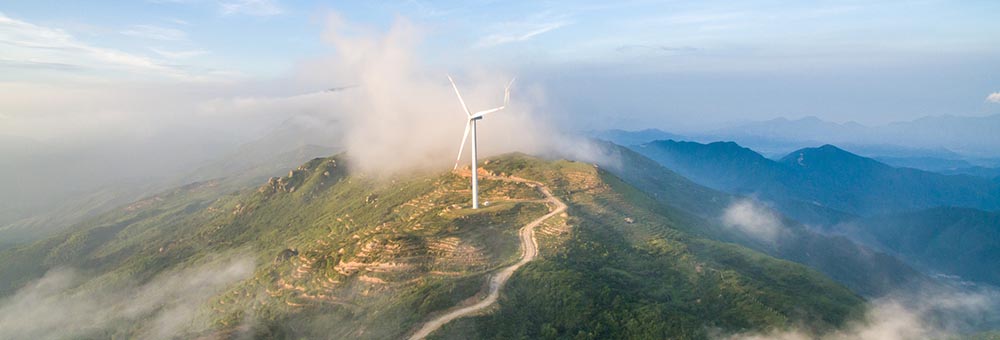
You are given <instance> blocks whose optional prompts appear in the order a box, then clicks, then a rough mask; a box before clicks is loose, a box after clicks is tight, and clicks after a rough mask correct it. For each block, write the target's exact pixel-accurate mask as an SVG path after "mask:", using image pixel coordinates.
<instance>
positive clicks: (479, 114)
mask: <svg viewBox="0 0 1000 340" xmlns="http://www.w3.org/2000/svg"><path fill="white" fill-rule="evenodd" d="M514 79H516V78H511V80H510V82H508V83H507V86H504V90H503V106H500V107H497V108H492V109H489V110H483V111H479V112H476V113H474V114H472V118H478V117H482V116H485V115H487V114H490V113H494V112H497V111H500V110H503V109H506V108H507V103H509V102H510V87H511V86H512V85H514Z"/></svg>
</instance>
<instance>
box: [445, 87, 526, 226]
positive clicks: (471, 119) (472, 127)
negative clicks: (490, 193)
mask: <svg viewBox="0 0 1000 340" xmlns="http://www.w3.org/2000/svg"><path fill="white" fill-rule="evenodd" d="M448 81H450V82H451V87H452V88H454V89H455V95H457V96H458V102H459V103H462V109H463V110H465V115H466V118H467V119H468V120H467V121H466V122H465V134H464V135H463V136H462V144H460V145H459V146H458V157H457V158H455V167H454V168H453V170H454V169H458V162H459V161H460V160H461V159H462V151H463V150H465V141H466V140H468V139H469V131H472V209H479V175H478V174H477V173H476V161H477V159H478V156H479V155H478V154H477V153H478V151H479V150H478V148H477V147H476V121H477V120H480V119H483V116H486V115H487V114H490V113H493V112H497V111H500V110H503V109H504V108H506V107H507V102H509V101H510V86H511V85H513V84H514V79H511V80H510V82H508V83H507V86H505V87H504V93H503V105H502V106H500V107H497V108H492V109H489V110H483V111H479V112H476V113H472V111H469V106H468V105H465V100H463V99H462V94H461V93H460V92H458V86H457V85H455V80H454V79H451V76H450V75H449V76H448Z"/></svg>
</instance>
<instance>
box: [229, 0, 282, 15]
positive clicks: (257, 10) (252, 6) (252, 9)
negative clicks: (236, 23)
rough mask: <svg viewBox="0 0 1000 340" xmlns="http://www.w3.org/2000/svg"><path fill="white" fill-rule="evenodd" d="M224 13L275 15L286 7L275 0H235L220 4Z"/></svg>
mask: <svg viewBox="0 0 1000 340" xmlns="http://www.w3.org/2000/svg"><path fill="white" fill-rule="evenodd" d="M219 5H220V6H221V7H222V14H226V15H229V14H245V15H252V16H274V15H279V14H281V13H284V9H282V8H281V6H279V5H278V3H277V2H276V1H274V0H235V1H224V2H221V3H220V4H219Z"/></svg>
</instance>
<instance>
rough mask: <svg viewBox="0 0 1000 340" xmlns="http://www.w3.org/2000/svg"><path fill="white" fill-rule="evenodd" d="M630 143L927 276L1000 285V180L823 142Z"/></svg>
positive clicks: (675, 166) (688, 172) (681, 170)
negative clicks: (789, 148) (781, 145)
mask: <svg viewBox="0 0 1000 340" xmlns="http://www.w3.org/2000/svg"><path fill="white" fill-rule="evenodd" d="M633 149H634V150H636V151H637V152H639V153H642V154H644V155H646V156H648V157H650V158H651V159H654V160H656V161H658V162H659V163H661V164H663V165H664V166H666V167H668V168H671V169H674V170H675V171H677V172H678V173H680V174H682V175H684V176H686V177H688V178H691V179H692V180H694V181H696V182H698V183H701V184H704V185H707V186H709V187H713V188H716V189H719V190H722V191H726V192H730V193H736V194H743V195H749V196H752V197H756V198H757V199H760V200H762V201H765V202H769V203H770V204H771V205H772V206H773V207H774V208H776V209H777V210H779V211H781V212H782V213H784V214H786V215H788V216H791V217H793V218H795V219H797V220H800V221H804V222H807V223H809V224H811V225H812V226H813V228H815V229H817V230H822V231H823V232H826V233H834V234H838V235H844V236H846V237H848V238H851V239H852V240H855V241H857V242H860V243H862V244H866V245H869V246H871V247H874V248H875V249H879V250H882V251H885V252H888V253H890V254H894V255H896V256H899V257H900V258H901V259H903V260H905V261H907V262H908V263H911V264H913V265H914V266H917V267H919V268H921V269H923V270H925V271H927V272H929V273H941V274H947V275H957V276H960V277H962V278H963V279H966V280H975V281H979V282H987V283H990V284H994V285H1000V276H998V275H996V273H1000V267H998V263H1000V262H998V261H997V259H998V258H1000V219H998V216H997V213H996V212H989V211H996V210H997V209H1000V183H998V182H997V181H992V180H989V179H985V178H980V177H974V176H969V175H943V174H937V173H931V172H926V171H921V170H916V169H910V168H895V167H892V166H889V165H886V164H883V163H881V162H878V161H876V160H874V159H871V158H866V157H861V156H858V155H855V154H852V153H850V152H847V151H844V150H842V149H839V148H837V147H835V146H832V145H824V146H821V147H817V148H805V149H802V150H798V151H795V152H792V153H790V154H788V155H787V156H785V157H782V158H781V159H780V160H771V159H768V158H765V157H763V156H761V155H760V154H758V153H756V152H754V151H753V150H750V149H748V148H744V147H741V146H740V145H738V144H736V143H733V142H716V143H709V144H701V143H695V142H677V141H670V140H668V141H656V142H652V143H646V144H642V145H638V146H633Z"/></svg>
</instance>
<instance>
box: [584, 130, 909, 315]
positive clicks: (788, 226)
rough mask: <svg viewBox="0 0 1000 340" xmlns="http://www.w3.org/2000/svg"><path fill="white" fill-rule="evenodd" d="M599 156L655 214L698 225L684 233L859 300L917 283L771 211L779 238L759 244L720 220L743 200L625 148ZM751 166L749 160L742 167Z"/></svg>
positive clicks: (879, 256) (901, 268)
mask: <svg viewBox="0 0 1000 340" xmlns="http://www.w3.org/2000/svg"><path fill="white" fill-rule="evenodd" d="M728 144H730V145H732V146H735V144H733V143H728ZM736 147H738V146H736ZM601 152H602V153H603V156H602V157H601V159H604V160H605V162H606V163H607V164H605V165H602V166H604V167H607V169H608V171H610V172H612V173H614V174H615V175H616V176H618V177H620V178H621V179H622V180H623V181H625V182H626V183H628V184H630V185H631V186H633V187H635V188H638V189H639V190H641V191H643V192H644V193H645V194H646V195H648V196H650V197H651V198H652V199H654V200H656V201H657V202H659V203H660V204H662V205H663V206H662V207H661V208H659V209H660V210H661V211H664V212H667V213H669V214H670V215H672V216H674V218H675V219H677V221H679V222H681V223H686V224H690V225H699V226H700V227H699V228H698V229H696V230H689V231H688V232H691V233H695V234H698V235H702V236H704V237H707V238H711V239H716V240H720V241H725V242H732V243H736V244H740V245H743V246H746V247H749V248H751V249H754V250H757V251H761V252H763V253H766V254H768V255H771V256H775V257H778V258H782V259H786V260H790V261H793V262H798V263H801V264H804V265H806V266H809V267H812V268H814V269H816V270H818V271H820V272H822V273H824V274H826V275H828V276H830V277H831V278H833V279H834V280H836V281H838V282H840V283H841V284H844V285H845V286H847V287H849V288H851V289H852V290H854V291H855V292H858V293H859V294H862V295H865V296H881V295H883V294H886V293H888V292H890V291H893V290H895V289H898V288H900V287H903V286H907V285H910V284H914V283H916V282H921V281H922V280H923V279H922V277H921V275H920V274H919V273H918V272H916V271H915V270H913V269H912V268H911V267H909V266H908V265H906V264H905V263H902V262H900V260H898V259H896V258H894V257H892V256H890V255H887V254H885V253H883V252H879V251H876V250H873V249H871V248H867V247H864V246H861V245H859V244H857V243H855V242H853V241H851V240H850V239H848V238H846V237H843V236H834V235H826V234H822V233H819V232H816V231H814V230H812V229H810V228H806V227H805V226H804V225H803V224H801V223H799V222H797V221H795V220H793V219H790V218H786V217H783V216H781V214H780V213H777V212H774V216H775V220H776V221H775V222H774V223H775V224H777V227H778V228H780V229H781V231H780V233H781V237H777V238H774V239H769V240H763V241H762V239H760V238H758V237H755V235H750V234H747V233H744V232H740V231H737V230H733V228H730V227H726V226H723V225H722V222H721V221H720V220H721V219H722V217H723V216H724V215H725V214H726V211H727V210H728V209H730V208H731V207H733V206H734V205H737V204H739V202H743V201H746V198H744V197H740V196H737V195H731V194H727V193H724V192H720V191H717V190H714V189H711V188H708V187H705V186H702V185H700V184H698V183H695V182H693V181H691V180H689V179H688V178H685V177H683V176H681V175H680V174H678V173H677V172H674V171H671V170H670V169H667V168H666V167H664V166H662V165H660V164H659V163H657V162H656V161H654V160H652V159H650V158H647V157H645V156H643V155H641V154H639V153H637V152H635V151H632V150H630V149H628V148H626V147H622V146H618V145H614V144H611V143H605V144H603V147H602V148H601ZM757 157H760V156H759V155H757ZM761 158H762V157H761ZM753 162H754V160H752V159H751V160H747V161H746V162H743V164H752V163H753ZM807 208H810V207H807ZM813 208H814V207H813ZM815 209H816V212H815V215H818V216H824V217H826V218H829V219H835V220H837V221H842V220H850V219H853V218H854V216H851V215H848V214H844V213H842V212H837V211H829V210H824V209H822V208H815ZM691 221H698V222H691Z"/></svg>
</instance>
